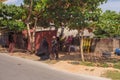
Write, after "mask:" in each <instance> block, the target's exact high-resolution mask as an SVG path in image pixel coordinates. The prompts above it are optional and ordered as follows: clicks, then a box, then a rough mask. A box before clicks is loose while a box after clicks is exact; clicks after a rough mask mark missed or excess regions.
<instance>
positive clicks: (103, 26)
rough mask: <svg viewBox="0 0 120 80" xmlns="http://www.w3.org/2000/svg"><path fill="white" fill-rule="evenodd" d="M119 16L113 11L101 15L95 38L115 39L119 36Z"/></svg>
mask: <svg viewBox="0 0 120 80" xmlns="http://www.w3.org/2000/svg"><path fill="white" fill-rule="evenodd" d="M119 30H120V14H119V13H116V12H115V11H110V10H107V11H106V12H104V13H103V14H101V16H100V18H99V22H98V27H97V28H96V31H95V34H96V36H97V37H101V38H104V37H116V36H120V31H119Z"/></svg>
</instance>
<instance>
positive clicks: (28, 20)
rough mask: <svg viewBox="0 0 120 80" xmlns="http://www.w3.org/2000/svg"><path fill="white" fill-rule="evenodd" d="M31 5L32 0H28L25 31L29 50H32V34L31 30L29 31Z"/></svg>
mask: <svg viewBox="0 0 120 80" xmlns="http://www.w3.org/2000/svg"><path fill="white" fill-rule="evenodd" d="M32 5H33V0H30V7H29V10H28V13H29V14H28V16H27V19H26V22H25V23H26V25H27V32H28V38H29V42H30V51H31V50H32V35H31V32H30V25H29V24H30V17H31V14H32Z"/></svg>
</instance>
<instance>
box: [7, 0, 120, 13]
mask: <svg viewBox="0 0 120 80" xmlns="http://www.w3.org/2000/svg"><path fill="white" fill-rule="evenodd" d="M5 3H6V4H16V5H20V4H21V3H23V0H8V1H7V2H5ZM100 8H102V10H103V11H105V10H112V11H116V12H120V0H108V2H107V3H105V4H103V5H101V6H100Z"/></svg>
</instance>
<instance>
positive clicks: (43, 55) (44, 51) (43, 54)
mask: <svg viewBox="0 0 120 80" xmlns="http://www.w3.org/2000/svg"><path fill="white" fill-rule="evenodd" d="M36 55H37V56H39V57H40V59H41V60H46V59H49V55H50V53H49V44H48V42H47V40H46V38H45V37H44V38H43V40H42V42H41V44H40V47H39V49H38V51H37V53H36Z"/></svg>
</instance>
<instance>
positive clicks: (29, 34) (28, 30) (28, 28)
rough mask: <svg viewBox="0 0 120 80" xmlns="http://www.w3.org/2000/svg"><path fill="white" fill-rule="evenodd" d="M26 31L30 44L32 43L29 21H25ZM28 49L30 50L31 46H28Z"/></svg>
mask: <svg viewBox="0 0 120 80" xmlns="http://www.w3.org/2000/svg"><path fill="white" fill-rule="evenodd" d="M27 32H28V38H29V42H30V45H32V36H31V32H30V26H29V23H27ZM30 50H31V47H30Z"/></svg>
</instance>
